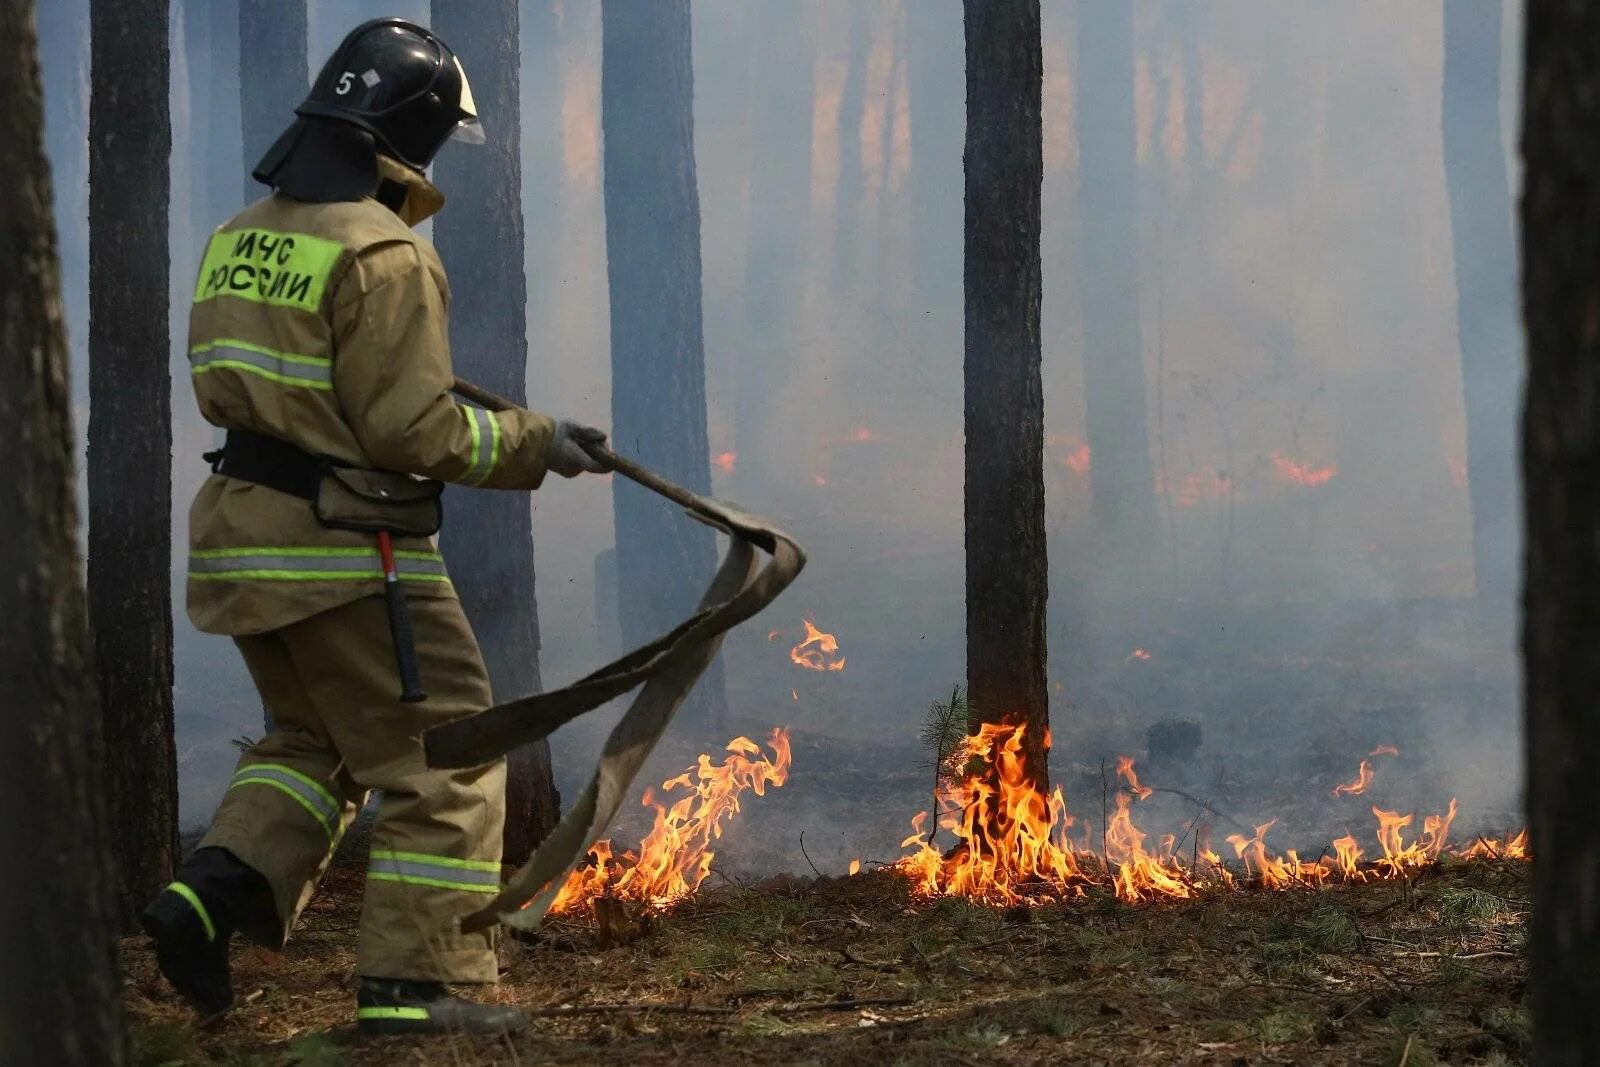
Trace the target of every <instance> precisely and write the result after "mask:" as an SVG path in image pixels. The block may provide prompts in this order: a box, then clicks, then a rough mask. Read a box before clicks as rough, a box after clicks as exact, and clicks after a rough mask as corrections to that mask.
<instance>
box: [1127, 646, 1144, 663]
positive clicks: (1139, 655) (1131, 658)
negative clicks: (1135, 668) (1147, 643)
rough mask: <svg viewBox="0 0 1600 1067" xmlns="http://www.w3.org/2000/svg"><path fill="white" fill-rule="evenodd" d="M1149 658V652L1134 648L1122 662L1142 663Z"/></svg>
mask: <svg viewBox="0 0 1600 1067" xmlns="http://www.w3.org/2000/svg"><path fill="white" fill-rule="evenodd" d="M1150 658H1151V656H1150V653H1149V652H1147V651H1146V650H1144V649H1142V648H1136V649H1134V650H1133V651H1132V652H1131V653H1130V654H1129V655H1128V658H1127V659H1125V660H1123V661H1122V662H1124V663H1133V662H1135V661H1137V662H1139V663H1144V662H1145V661H1147V660H1149V659H1150Z"/></svg>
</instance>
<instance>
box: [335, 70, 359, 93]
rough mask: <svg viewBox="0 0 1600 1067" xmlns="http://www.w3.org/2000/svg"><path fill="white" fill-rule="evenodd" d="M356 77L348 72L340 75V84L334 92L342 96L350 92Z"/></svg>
mask: <svg viewBox="0 0 1600 1067" xmlns="http://www.w3.org/2000/svg"><path fill="white" fill-rule="evenodd" d="M355 77H356V76H355V75H354V74H352V73H350V72H349V71H348V70H347V71H345V72H344V73H343V74H341V75H339V84H338V86H337V87H336V88H335V89H334V90H333V91H334V92H336V93H338V94H339V95H340V96H343V95H345V94H346V93H348V92H349V91H350V83H351V82H353V81H355Z"/></svg>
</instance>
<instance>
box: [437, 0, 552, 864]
mask: <svg viewBox="0 0 1600 1067" xmlns="http://www.w3.org/2000/svg"><path fill="white" fill-rule="evenodd" d="M433 29H434V31H435V32H436V33H438V34H439V36H440V37H442V38H444V39H445V40H446V41H448V42H449V43H450V47H451V48H453V49H455V51H456V54H457V55H459V56H460V57H461V63H462V65H463V66H464V67H466V69H467V70H468V71H469V72H470V77H471V79H472V92H473V96H474V97H475V98H476V99H477V102H478V107H479V109H480V110H481V112H482V113H483V115H484V122H485V125H486V126H487V129H486V131H485V132H486V133H487V135H488V141H487V143H486V144H483V145H481V146H478V145H453V146H450V147H447V148H446V149H445V151H443V152H441V153H440V157H439V162H438V163H437V164H435V166H434V173H435V177H436V179H437V180H438V182H439V184H440V185H441V186H442V187H443V188H444V189H445V190H446V191H447V193H448V195H449V197H450V207H449V209H448V210H446V211H445V212H443V213H442V214H440V215H439V217H438V221H436V222H435V223H434V230H433V233H434V240H435V242H436V243H437V244H438V246H439V254H440V256H442V257H443V259H444V264H445V267H446V269H447V270H448V271H449V274H450V281H451V292H452V294H453V296H452V299H451V310H450V332H451V338H450V341H451V345H450V347H451V351H452V353H453V359H454V362H455V367H456V373H458V374H460V375H461V376H462V377H463V378H466V379H468V380H469V381H473V382H476V383H478V384H479V385H482V386H484V387H485V388H488V389H491V390H493V391H494V392H497V393H499V394H500V395H501V396H505V397H509V398H511V399H513V400H515V401H517V402H518V403H525V402H526V401H527V394H528V323H527V314H526V310H527V300H528V287H527V281H526V278H525V276H524V274H523V253H524V250H523V228H522V159H521V154H520V143H521V137H520V134H521V129H522V116H521V110H520V91H519V87H520V84H521V78H520V76H519V65H520V58H521V53H520V50H519V48H518V40H519V33H518V29H519V27H518V20H517V0H493V2H492V3H477V4H472V5H470V6H469V5H466V4H461V3H449V2H445V0H434V4H433ZM449 507H450V525H449V527H448V528H447V530H446V532H445V538H444V539H445V545H446V547H447V548H448V549H449V551H450V558H451V561H452V562H451V568H450V575H451V580H452V581H453V582H455V586H456V591H457V592H458V593H460V595H461V604H462V607H463V608H465V609H466V612H467V618H469V619H470V620H471V621H472V628H473V630H474V631H476V632H477V635H478V643H479V645H480V646H481V647H482V648H483V658H484V661H485V662H486V663H487V664H488V667H489V677H490V679H491V681H492V682H493V683H494V690H495V692H496V693H497V694H499V695H500V696H501V697H505V698H510V697H520V696H526V695H528V694H530V693H535V692H538V690H539V685H540V680H539V611H538V607H537V605H536V602H535V600H534V575H533V512H532V507H531V504H530V502H529V500H528V497H527V496H526V495H524V494H522V493H493V492H483V491H474V490H457V491H454V492H452V493H451V498H450V505H449ZM559 809H560V799H559V798H558V797H557V796H556V791H555V785H554V782H553V781H552V778H551V772H550V745H549V744H548V743H547V742H544V741H540V742H537V743H536V744H532V745H528V746H526V747H524V748H521V749H518V750H517V751H516V752H513V753H512V754H511V761H510V775H509V777H508V779H507V782H506V834H505V847H506V859H507V860H508V861H509V862H512V863H521V862H523V861H524V860H526V859H527V858H528V856H529V855H530V854H531V853H532V852H533V849H534V846H535V845H537V844H538V843H539V842H540V841H541V840H543V839H544V836H545V835H546V834H548V833H549V832H550V831H551V830H552V829H553V828H554V827H555V825H556V822H557V821H558V820H559V816H560V810H559Z"/></svg>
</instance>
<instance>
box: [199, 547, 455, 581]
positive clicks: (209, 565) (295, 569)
mask: <svg viewBox="0 0 1600 1067" xmlns="http://www.w3.org/2000/svg"><path fill="white" fill-rule="evenodd" d="M394 555H395V569H396V570H397V571H398V572H399V574H400V577H401V579H402V580H404V581H408V582H449V581H450V576H449V574H448V573H446V571H445V565H444V557H443V556H441V555H439V553H437V552H423V551H418V550H416V549H412V550H409V551H400V552H396V553H395V554H394ZM382 577H383V564H382V562H381V560H380V558H379V556H378V552H377V550H376V549H372V548H211V549H205V548H201V549H195V550H194V551H192V552H190V553H189V578H190V579H191V580H193V581H230V580H234V579H244V578H251V579H262V580H266V581H285V582H324V581H351V580H356V581H361V580H366V579H379V578H382Z"/></svg>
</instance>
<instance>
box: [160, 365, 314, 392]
mask: <svg viewBox="0 0 1600 1067" xmlns="http://www.w3.org/2000/svg"><path fill="white" fill-rule="evenodd" d="M216 370H236V371H241V372H243V373H245V374H253V375H255V376H256V377H257V378H265V379H266V380H267V381H269V382H276V383H277V384H279V385H301V386H304V387H305V388H307V389H315V390H317V391H318V392H322V393H326V392H330V391H332V389H333V382H331V381H326V382H319V381H312V380H310V379H307V378H301V377H293V376H290V375H287V374H279V373H278V372H277V371H273V370H268V369H267V368H265V367H262V366H258V365H257V364H256V363H253V362H246V361H245V360H242V359H212V360H207V361H206V362H205V363H204V364H203V365H201V366H192V367H190V368H189V373H190V374H208V373H210V372H211V371H216Z"/></svg>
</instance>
